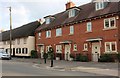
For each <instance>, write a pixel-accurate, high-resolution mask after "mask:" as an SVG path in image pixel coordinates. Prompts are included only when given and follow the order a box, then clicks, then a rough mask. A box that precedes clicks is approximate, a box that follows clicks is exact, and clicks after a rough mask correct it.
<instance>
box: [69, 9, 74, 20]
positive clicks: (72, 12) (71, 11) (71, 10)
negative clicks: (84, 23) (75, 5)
mask: <svg viewBox="0 0 120 78" xmlns="http://www.w3.org/2000/svg"><path fill="white" fill-rule="evenodd" d="M74 16H75V9H70V10H69V18H70V17H74Z"/></svg>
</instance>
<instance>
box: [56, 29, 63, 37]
mask: <svg viewBox="0 0 120 78" xmlns="http://www.w3.org/2000/svg"><path fill="white" fill-rule="evenodd" d="M56 36H62V28H58V29H56Z"/></svg>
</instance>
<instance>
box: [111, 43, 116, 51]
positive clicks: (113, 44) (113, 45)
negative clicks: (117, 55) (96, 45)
mask: <svg viewBox="0 0 120 78" xmlns="http://www.w3.org/2000/svg"><path fill="white" fill-rule="evenodd" d="M112 51H116V48H115V43H112Z"/></svg>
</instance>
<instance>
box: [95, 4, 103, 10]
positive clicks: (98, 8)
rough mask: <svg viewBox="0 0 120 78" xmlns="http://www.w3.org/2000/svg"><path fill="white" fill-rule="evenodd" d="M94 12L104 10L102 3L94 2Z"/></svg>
mask: <svg viewBox="0 0 120 78" xmlns="http://www.w3.org/2000/svg"><path fill="white" fill-rule="evenodd" d="M95 7H96V10H100V9H103V8H104V2H96V3H95Z"/></svg>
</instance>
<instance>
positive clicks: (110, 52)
mask: <svg viewBox="0 0 120 78" xmlns="http://www.w3.org/2000/svg"><path fill="white" fill-rule="evenodd" d="M104 53H105V54H112V53H118V52H117V51H109V52H104Z"/></svg>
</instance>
